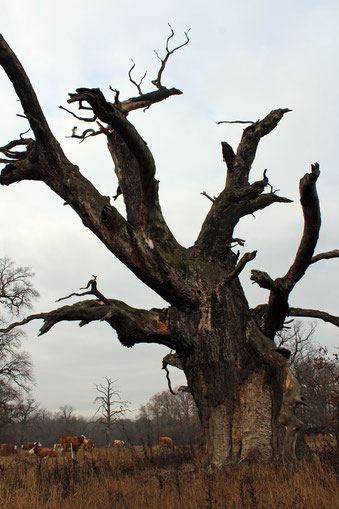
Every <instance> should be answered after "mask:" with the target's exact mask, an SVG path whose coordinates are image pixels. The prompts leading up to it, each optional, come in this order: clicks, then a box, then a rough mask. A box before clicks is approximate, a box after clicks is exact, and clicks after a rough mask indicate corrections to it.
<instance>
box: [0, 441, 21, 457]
mask: <svg viewBox="0 0 339 509" xmlns="http://www.w3.org/2000/svg"><path fill="white" fill-rule="evenodd" d="M16 453H17V446H16V445H13V444H0V456H9V455H10V454H16Z"/></svg>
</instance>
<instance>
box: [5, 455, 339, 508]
mask: <svg viewBox="0 0 339 509" xmlns="http://www.w3.org/2000/svg"><path fill="white" fill-rule="evenodd" d="M337 481H338V478H337V477H336V472H335V468H334V464H333V462H332V463H330V462H328V461H326V459H325V460H324V461H320V459H319V458H318V457H316V459H313V460H312V461H309V462H302V463H300V464H299V465H298V467H296V468H295V469H291V468H287V467H284V466H277V465H261V466H257V465H256V466H250V465H241V466H237V467H228V468H225V469H222V470H219V471H215V472H213V471H210V470H209V469H208V468H207V467H206V466H205V464H204V458H203V455H202V454H201V453H196V454H194V456H193V457H188V456H187V455H186V454H184V452H183V451H180V450H178V451H175V452H174V453H167V452H162V451H159V450H158V449H157V448H154V449H144V450H143V449H142V448H140V449H139V448H135V449H132V450H130V449H118V450H114V449H113V450H96V451H94V452H93V454H89V453H82V454H80V453H79V454H78V457H77V459H75V460H72V459H71V458H70V457H69V456H67V457H65V458H63V457H59V458H56V459H55V458H48V459H45V460H39V459H38V458H36V457H34V456H31V455H29V454H25V453H22V452H20V453H19V454H18V455H17V456H11V457H6V458H0V494H1V495H0V496H1V503H0V507H1V508H4V509H40V508H46V509H47V508H48V509H88V508H90V509H104V508H112V509H113V508H114V509H120V508H123V509H132V508H138V509H139V508H140V509H160V508H161V509H177V508H178V509H179V508H180V509H183V508H184V509H190V508H192V509H193V508H194V509H219V508H220V509H228V508H230V509H256V508H260V509H261V508H263V509H265V508H267V509H276V508H279V509H283V508H286V509H287V508H288V509H290V508H293V509H299V508H300V509H301V508H302V509H322V508H323V509H337V508H339V490H338V484H337Z"/></svg>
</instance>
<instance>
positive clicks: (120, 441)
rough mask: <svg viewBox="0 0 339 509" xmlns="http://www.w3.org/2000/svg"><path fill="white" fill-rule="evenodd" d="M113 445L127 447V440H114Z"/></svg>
mask: <svg viewBox="0 0 339 509" xmlns="http://www.w3.org/2000/svg"><path fill="white" fill-rule="evenodd" d="M113 447H125V442H124V441H123V440H114V441H113Z"/></svg>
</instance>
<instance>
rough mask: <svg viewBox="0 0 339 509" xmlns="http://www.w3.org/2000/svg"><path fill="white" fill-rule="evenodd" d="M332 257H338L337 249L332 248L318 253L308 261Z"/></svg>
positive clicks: (338, 251) (312, 261)
mask: <svg viewBox="0 0 339 509" xmlns="http://www.w3.org/2000/svg"><path fill="white" fill-rule="evenodd" d="M332 258H339V249H333V251H326V252H325V253H319V254H317V255H315V256H313V257H312V259H311V262H310V263H315V262H318V261H319V260H330V259H332Z"/></svg>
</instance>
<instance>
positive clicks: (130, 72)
mask: <svg viewBox="0 0 339 509" xmlns="http://www.w3.org/2000/svg"><path fill="white" fill-rule="evenodd" d="M132 62H133V65H132V67H131V68H130V70H129V71H128V76H129V80H130V82H131V83H133V85H135V86H136V87H137V90H138V92H139V94H140V95H142V91H141V83H142V82H143V81H144V79H145V78H146V75H147V71H145V74H144V75H143V77H142V78H141V80H140V81H139V83H136V81H134V79H133V78H132V71H133V69H134V68H135V63H134V61H133V60H132Z"/></svg>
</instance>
